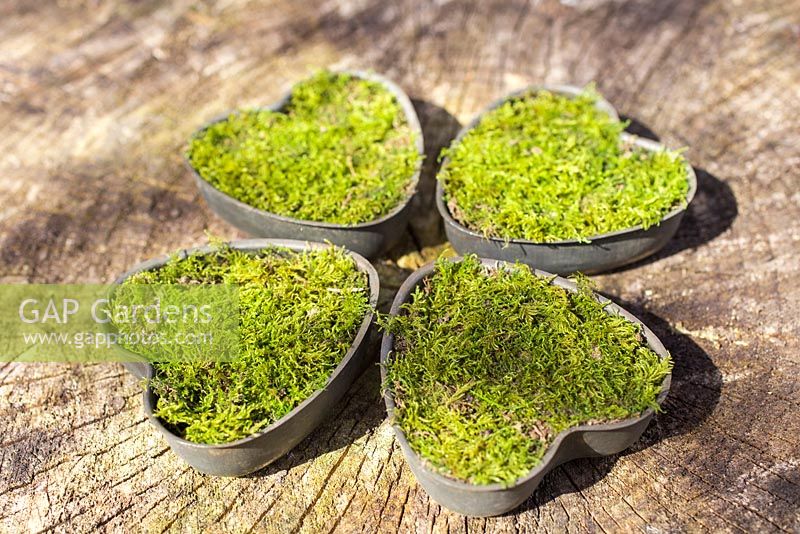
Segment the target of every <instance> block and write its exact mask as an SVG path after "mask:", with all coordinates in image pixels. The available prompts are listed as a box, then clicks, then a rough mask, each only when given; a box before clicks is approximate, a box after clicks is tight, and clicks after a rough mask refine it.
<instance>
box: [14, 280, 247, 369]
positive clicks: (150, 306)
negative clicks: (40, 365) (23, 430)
mask: <svg viewBox="0 0 800 534" xmlns="http://www.w3.org/2000/svg"><path fill="white" fill-rule="evenodd" d="M238 350H239V292H238V287H237V286H233V285H223V284H220V285H178V284H124V285H102V284H28V285H0V361H5V362H8V361H19V362H81V363H85V362H128V361H142V360H145V361H149V362H154V363H156V362H173V361H199V360H209V361H225V360H230V359H233V358H235V357H236V356H237V354H238Z"/></svg>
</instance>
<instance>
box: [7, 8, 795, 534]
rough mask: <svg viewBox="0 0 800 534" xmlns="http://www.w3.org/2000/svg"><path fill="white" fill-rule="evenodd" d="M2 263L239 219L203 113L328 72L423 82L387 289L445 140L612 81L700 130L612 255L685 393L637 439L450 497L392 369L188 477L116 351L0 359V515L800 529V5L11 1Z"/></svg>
mask: <svg viewBox="0 0 800 534" xmlns="http://www.w3.org/2000/svg"><path fill="white" fill-rule="evenodd" d="M0 50H1V51H2V53H0V199H1V200H0V282H3V283H25V282H52V283H57V282H63V283H68V282H72V283H80V282H108V281H111V280H113V279H114V278H115V277H116V276H117V275H118V274H119V273H121V272H123V271H125V270H126V269H127V268H128V267H130V266H131V265H133V264H134V263H136V262H138V261H140V260H143V259H146V258H150V257H154V256H157V255H161V254H163V253H167V252H170V251H174V250H176V249H178V248H180V247H187V246H192V245H195V244H199V243H203V242H205V240H206V236H205V230H206V229H208V231H209V232H210V233H211V234H213V235H217V236H223V237H225V238H236V237H244V236H243V234H242V233H240V232H238V231H237V230H235V229H234V228H232V227H231V226H229V225H227V224H226V223H224V222H222V221H221V220H220V219H219V218H217V217H216V216H215V215H214V214H213V213H211V212H210V211H209V209H208V208H207V206H206V205H205V203H204V202H203V200H202V198H201V197H200V196H199V193H198V191H197V188H196V187H195V184H194V183H193V181H192V179H191V177H190V176H189V174H188V172H187V171H186V170H185V169H184V167H183V166H182V163H181V153H182V151H183V148H184V146H185V142H186V139H187V138H188V136H189V135H190V133H191V132H192V131H193V130H194V129H195V128H196V127H197V126H198V125H200V124H202V123H203V122H204V121H206V120H207V119H209V118H210V117H213V116H215V115H217V114H219V113H221V112H223V111H225V110H229V109H232V108H235V107H240V106H248V105H260V104H265V103H269V102H271V101H273V100H274V99H276V98H277V97H278V96H279V95H281V94H282V92H283V91H284V90H285V89H286V88H287V87H288V86H289V85H291V84H292V83H293V82H295V81H297V80H299V79H302V78H303V77H305V76H306V75H307V74H308V73H309V72H311V71H313V70H314V69H317V68H320V67H324V66H334V67H341V68H365V69H373V70H375V71H377V72H381V73H384V74H386V75H387V76H389V77H390V78H392V79H394V80H396V81H397V82H398V83H399V85H401V86H402V87H403V88H404V89H405V90H406V91H407V92H408V93H409V94H410V96H412V98H413V99H414V102H415V105H416V106H417V108H418V110H419V114H420V117H421V121H422V124H423V127H424V132H425V136H426V137H425V140H426V147H427V151H428V158H427V163H426V166H425V176H424V180H423V194H422V196H421V198H420V199H418V201H417V202H416V206H415V209H416V215H415V216H414V221H413V224H412V228H411V230H410V232H409V233H408V234H407V236H406V239H405V241H404V242H403V243H402V244H401V245H400V246H398V247H397V248H396V249H395V250H393V251H392V252H391V253H390V254H389V255H388V257H387V258H385V259H382V260H379V261H378V262H376V263H377V267H378V269H379V271H380V274H381V282H382V285H383V292H382V299H381V300H382V304H383V305H384V306H385V305H386V303H387V302H389V301H390V300H391V298H392V295H393V293H394V291H395V290H396V289H397V287H399V285H400V283H401V282H402V280H403V279H404V278H405V277H406V276H407V275H408V273H409V272H410V271H411V270H412V269H414V268H416V267H418V266H419V265H421V263H423V262H424V261H427V260H429V259H432V258H434V257H435V256H436V255H437V254H438V252H439V251H440V250H441V249H442V247H443V246H444V245H443V242H444V238H443V236H442V233H441V229H440V226H439V224H438V218H437V215H436V214H435V209H434V208H433V206H432V204H431V195H432V184H433V176H434V173H435V167H436V154H437V151H438V149H439V148H440V147H441V146H443V145H445V144H447V143H448V141H449V140H450V139H451V138H452V136H453V135H454V133H455V132H456V131H457V129H458V128H459V124H464V123H465V122H466V121H468V120H469V119H470V118H471V117H472V116H473V115H474V114H475V113H477V112H478V111H479V110H481V109H482V108H483V107H485V106H486V105H487V104H488V103H490V102H491V101H492V100H494V99H495V98H497V97H500V96H502V95H503V94H505V93H507V92H509V91H511V90H513V89H516V88H519V87H521V86H524V85H526V84H529V83H535V82H551V83H555V82H566V83H575V84H585V83H587V82H590V81H595V82H596V84H597V87H598V89H599V90H600V91H601V92H602V93H603V94H604V95H605V96H606V97H607V98H608V100H609V101H611V102H612V103H613V104H614V105H615V106H616V107H617V108H618V109H619V110H620V111H621V112H622V113H623V114H624V115H625V116H627V117H629V118H631V119H633V121H634V122H633V123H632V126H631V129H632V130H633V131H635V132H638V133H642V134H645V135H650V136H653V135H656V136H658V137H659V138H660V139H661V140H662V141H663V142H664V143H666V144H667V145H669V146H673V147H686V152H685V154H686V156H687V157H688V159H689V160H690V161H691V163H692V164H693V165H694V166H695V167H696V168H697V169H698V178H699V191H698V195H697V198H696V199H695V201H694V203H693V204H692V206H691V208H690V209H689V212H688V215H687V216H686V218H685V219H684V221H683V224H682V225H681V228H680V230H679V232H678V235H677V237H676V238H675V239H674V240H673V241H672V242H671V243H670V244H669V245H668V247H667V248H666V250H664V251H662V252H661V253H659V254H658V255H657V256H655V257H653V258H650V259H647V260H644V261H642V262H640V263H638V264H637V265H634V266H632V267H629V268H625V269H622V270H619V271H618V272H615V273H610V274H606V275H603V276H597V277H595V278H596V280H597V281H598V284H599V286H600V288H601V289H602V290H603V291H604V292H605V293H606V294H608V295H610V296H611V297H612V298H613V299H615V300H616V301H617V302H620V303H621V304H623V305H624V306H627V307H629V309H631V311H633V312H634V313H635V314H636V315H638V316H639V317H640V318H641V319H642V320H643V321H644V322H645V323H647V324H648V325H649V326H650V327H651V328H652V329H653V330H654V331H655V332H656V333H657V335H659V336H660V337H661V339H662V340H663V341H664V343H665V345H666V346H667V348H668V349H669V350H670V351H671V352H672V354H673V356H674V359H675V370H674V378H673V385H672V390H671V393H670V395H669V397H668V400H667V402H666V405H665V408H666V409H665V412H664V413H663V414H660V415H658V416H657V417H656V418H655V420H654V421H653V422H652V423H651V424H650V426H649V428H648V430H647V431H646V433H645V435H644V437H643V438H642V439H641V440H640V441H639V442H638V443H637V444H636V445H635V446H634V447H633V448H632V449H630V450H628V451H626V452H624V453H623V454H620V455H617V456H613V457H607V458H600V459H591V460H588V459H587V460H577V461H573V462H570V463H568V464H565V465H563V466H561V467H559V468H557V469H556V470H554V471H553V472H552V473H551V474H550V475H548V476H547V477H546V478H545V479H544V481H543V483H542V485H541V486H540V488H539V489H538V491H537V492H536V493H535V494H534V495H533V496H532V497H531V498H530V499H529V500H528V501H527V502H526V503H524V504H523V505H522V506H521V507H520V508H519V509H518V510H515V511H514V512H513V513H510V514H507V515H505V516H503V517H496V518H489V519H476V518H465V517H463V516H460V515H458V514H455V513H452V512H449V511H447V510H445V509H443V508H441V507H440V506H438V505H437V504H436V503H434V502H432V501H431V500H430V499H429V498H428V496H427V495H426V493H425V491H424V490H422V488H421V487H420V486H419V485H418V484H417V483H416V481H415V479H414V477H413V475H412V474H411V472H410V471H409V469H408V467H407V465H406V464H405V461H404V459H403V455H402V453H401V451H400V450H399V448H398V445H397V443H396V442H395V440H394V439H393V435H392V431H391V428H390V426H389V425H388V423H387V421H386V414H385V410H384V407H383V403H382V401H381V398H380V392H379V377H378V372H377V368H376V367H373V368H372V369H370V370H369V371H367V372H366V373H365V374H364V375H363V376H362V377H361V379H360V380H359V381H358V382H357V383H356V384H355V385H354V387H353V388H352V389H351V390H350V392H349V394H348V395H347V397H346V398H345V400H344V401H343V402H342V403H341V404H340V405H339V406H338V407H337V408H336V410H337V412H336V416H335V417H334V418H332V419H331V421H330V422H329V423H328V424H326V425H324V426H322V427H320V428H319V429H318V430H316V431H315V432H314V433H313V434H312V435H311V436H310V437H309V438H307V439H306V440H305V441H304V442H303V443H302V444H300V445H299V446H298V447H297V448H296V449H295V450H293V451H292V452H291V453H290V454H289V455H288V456H286V457H284V458H282V459H281V460H279V461H277V462H275V463H274V464H272V465H270V466H268V467H267V468H265V469H264V470H262V471H260V472H259V473H256V474H255V475H252V476H249V477H245V478H235V479H230V478H214V477H209V476H205V475H202V474H200V473H197V472H195V471H194V470H193V469H191V468H189V467H188V466H187V465H186V464H184V463H183V462H182V461H181V460H180V459H179V458H178V457H177V456H176V455H175V454H174V453H173V452H172V451H171V450H170V449H169V448H168V447H167V445H166V442H165V441H164V439H163V438H162V437H161V436H160V435H159V434H158V433H157V432H156V430H155V429H154V428H153V427H152V426H151V425H150V424H149V423H148V422H147V420H146V419H145V417H144V416H143V412H142V407H141V391H140V386H139V384H138V383H137V381H136V380H135V379H134V378H133V377H132V376H130V375H128V374H127V373H126V372H125V371H124V370H123V368H122V367H121V366H120V365H118V364H95V365H82V366H81V365H67V364H20V363H0V442H1V443H2V445H1V446H0V466H1V467H0V530H1V531H10V532H13V531H31V532H38V531H46V530H57V531H81V532H86V531H94V530H98V529H99V530H111V531H127V530H139V529H146V530H148V531H155V532H161V531H166V530H171V531H202V532H207V531H211V532H215V531H217V532H223V531H235V532H248V531H267V532H272V531H286V530H299V531H304V532H314V533H316V532H323V531H331V530H336V531H365V532H376V531H387V532H392V531H398V530H399V531H404V532H407V531H420V532H424V531H428V530H432V531H435V532H467V531H488V532H512V531H513V532H518V531H544V532H562V531H564V530H568V531H593V532H598V531H603V532H610V531H646V532H660V531H670V530H689V531H705V530H711V529H713V530H726V531H798V530H800V514H799V512H798V506H799V504H800V469H799V468H798V467H799V466H800V400H798V398H800V395H799V394H800V378H798V377H800V289H798V287H800V284H798V276H799V275H800V223H798V221H800V192H798V178H800V128H798V115H799V114H800V1H798V0H785V1H782V0H752V1H745V0H739V1H725V0H718V1H693V0H681V1H663V0H639V1H610V0H609V1H606V0H570V1H566V0H564V1H563V2H560V3H559V2H556V1H554V0H541V1H532V2H526V1H511V2H499V1H493V0H483V1H476V0H451V1H447V0H443V1H439V2H425V1H422V0H419V1H412V0H405V1H401V2H399V3H392V4H391V5H389V4H388V3H386V4H384V3H383V2H379V1H377V0H349V1H347V2H342V3H336V2H332V1H312V2H292V1H290V0H277V1H276V2H274V3H269V4H265V3H259V2H242V1H239V0H231V1H226V2H218V3H214V2H203V3H197V2H188V1H176V2H169V3H166V2H157V1H154V0H143V1H140V2H136V3H132V4H122V3H119V2H115V1H108V2H96V1H91V2H84V1H71V0H67V1H64V2H58V3H55V2H52V3H51V2H34V1H30V0H29V1H24V2H6V3H3V4H0Z"/></svg>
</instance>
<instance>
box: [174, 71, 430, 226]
mask: <svg viewBox="0 0 800 534" xmlns="http://www.w3.org/2000/svg"><path fill="white" fill-rule="evenodd" d="M283 111H284V112H273V111H261V110H249V111H241V112H237V113H234V114H232V115H230V116H229V117H228V118H227V119H225V120H223V121H221V122H218V123H216V124H213V125H211V126H209V127H208V128H206V129H205V130H203V131H202V132H200V133H198V134H197V135H196V136H195V137H194V138H193V139H192V140H191V143H190V146H189V151H188V154H187V156H188V158H189V160H190V161H191V163H192V165H193V166H194V168H195V169H197V172H198V173H199V174H200V176H202V177H203V179H205V180H206V181H208V182H209V183H210V184H212V185H213V186H214V187H216V188H217V189H219V190H220V191H222V192H223V193H226V194H228V195H230V196H232V197H234V198H236V199H238V200H240V201H242V202H244V203H246V204H249V205H251V206H254V207H256V208H259V209H262V210H265V211H268V212H271V213H276V214H278V215H283V216H287V217H293V218H296V219H303V220H310V221H325V222H330V223H337V224H345V225H353V224H358V223H363V222H367V221H372V220H375V219H377V218H380V217H382V216H384V215H386V214H387V213H389V212H390V211H391V210H392V209H393V208H395V207H396V206H397V205H398V204H400V202H402V201H403V199H404V198H405V197H406V196H407V195H408V193H409V192H410V188H411V187H412V184H411V181H412V177H413V175H414V172H415V170H416V166H417V163H418V160H419V158H420V155H419V153H418V151H417V148H416V143H415V138H416V133H415V132H414V131H413V130H412V129H411V127H410V126H409V125H408V122H407V120H406V116H405V114H404V112H403V109H402V107H401V106H400V104H399V103H398V101H397V99H396V98H395V97H394V95H393V94H392V93H391V92H389V91H388V90H387V89H386V88H385V87H384V86H383V85H381V84H380V83H377V82H373V81H368V80H364V79H360V78H356V77H353V76H350V75H347V74H335V73H331V72H325V71H323V72H320V73H318V74H316V75H315V76H313V77H312V78H310V79H308V80H305V81H303V82H301V83H299V84H297V85H296V86H295V87H294V89H293V90H292V97H291V100H290V101H289V102H288V104H287V106H286V108H285V110H283Z"/></svg>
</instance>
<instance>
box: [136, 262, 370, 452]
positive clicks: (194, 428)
mask: <svg viewBox="0 0 800 534" xmlns="http://www.w3.org/2000/svg"><path fill="white" fill-rule="evenodd" d="M126 283H128V284H148V283H149V284H154V283H158V284H235V285H237V286H238V307H239V335H240V339H241V342H240V347H239V351H238V355H237V356H236V357H235V358H234V359H232V360H231V361H199V362H197V361H196V362H169V363H156V364H155V365H154V367H155V371H156V373H155V377H154V378H153V380H152V381H151V386H152V388H153V391H154V392H155V394H156V395H157V396H158V404H157V406H156V411H155V415H156V416H157V417H159V418H160V419H161V420H162V421H164V422H165V423H166V424H167V425H168V426H169V427H170V428H171V429H172V430H173V431H174V432H175V433H176V434H178V435H179V436H182V437H184V438H186V439H188V440H190V441H194V442H198V443H224V442H228V441H232V440H236V439H238V438H242V437H245V436H248V435H250V434H253V433H254V432H257V431H259V430H261V429H263V428H265V427H266V426H268V425H269V424H271V423H273V422H274V421H276V420H278V419H280V418H281V417H282V416H284V415H285V414H287V413H288V412H289V411H291V410H292V409H293V408H295V407H296V406H297V405H298V404H300V403H301V402H302V401H303V400H304V399H306V398H308V397H309V396H310V395H311V394H312V393H313V392H314V391H316V390H317V389H319V388H321V387H323V386H324V385H325V383H326V382H327V380H328V377H329V376H330V374H331V372H332V371H333V370H334V369H335V367H336V366H337V365H338V364H339V362H341V360H342V358H343V357H344V355H345V354H346V353H347V351H348V349H349V348H350V346H351V345H352V343H353V341H354V339H355V336H356V334H357V332H358V330H359V328H360V326H361V323H362V321H363V319H364V317H365V315H366V314H367V313H368V312H369V310H370V306H369V286H368V281H367V277H366V275H365V274H364V273H362V272H360V271H359V270H358V268H357V266H356V264H355V262H354V261H353V259H352V257H351V256H349V255H348V254H347V253H346V252H344V251H343V250H342V249H338V248H335V247H329V248H325V249H322V250H313V251H307V252H291V251H289V250H285V249H265V250H263V251H261V252H259V253H258V254H248V253H245V252H242V251H238V250H234V249H231V248H226V247H223V248H220V249H218V250H215V251H214V252H211V253H207V254H198V255H193V256H189V257H188V258H185V259H180V258H177V257H176V258H173V259H172V260H170V261H169V263H167V264H166V265H165V266H164V267H162V268H160V269H158V270H155V271H147V272H142V273H140V274H137V275H135V276H133V277H132V278H130V279H129V280H128V281H127V282H126Z"/></svg>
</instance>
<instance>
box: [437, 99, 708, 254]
mask: <svg viewBox="0 0 800 534" xmlns="http://www.w3.org/2000/svg"><path fill="white" fill-rule="evenodd" d="M541 90H546V91H550V92H553V93H559V94H563V95H566V96H575V95H577V94H579V93H580V92H581V89H580V88H579V87H577V86H574V85H549V84H541V85H530V86H528V87H525V88H523V89H519V90H517V91H513V92H511V93H509V94H507V95H506V96H503V97H501V98H499V99H497V100H495V101H494V102H492V104H490V105H489V106H488V107H487V108H485V109H484V110H483V111H481V112H480V113H478V115H477V116H475V117H474V118H473V119H472V120H471V121H470V122H469V124H467V125H466V126H464V127H463V128H462V129H461V130H460V131H459V132H458V135H457V136H456V138H455V139H454V140H453V142H452V143H451V146H452V145H454V144H455V143H458V142H459V141H460V140H461V139H462V138H463V137H464V136H465V135H466V134H467V133H468V132H469V131H470V130H472V129H473V128H475V126H477V125H478V124H479V123H480V122H481V120H482V119H483V116H484V115H485V114H487V113H488V112H490V111H492V110H494V109H495V108H497V107H499V106H501V105H502V104H504V103H505V102H508V101H510V100H514V99H515V98H517V97H519V96H520V95H523V94H525V93H528V92H536V91H541ZM596 106H597V108H598V109H600V110H602V111H605V112H606V113H608V114H609V115H611V117H612V118H614V119H616V120H619V116H618V114H617V111H616V109H615V108H614V107H613V106H612V105H611V104H610V103H609V102H608V101H606V100H605V99H603V98H602V97H601V98H600V100H598V101H597V103H596ZM620 140H621V141H622V142H629V143H632V144H634V145H636V146H638V147H640V148H643V149H644V150H649V151H651V152H658V151H661V150H666V149H667V147H666V146H665V145H663V144H661V143H659V142H657V141H653V140H651V139H647V138H644V137H640V136H637V135H634V134H630V133H627V132H623V133H622V134H621V135H620ZM448 163H450V158H449V157H446V158H444V159H443V160H442V165H441V167H440V170H439V172H441V170H442V169H445V168H446V167H447V165H448ZM437 174H438V173H437ZM686 181H687V182H688V184H689V188H688V190H687V191H686V202H684V203H682V204H681V205H680V206H677V207H675V208H673V209H672V210H671V211H670V212H669V213H667V214H666V215H664V216H663V217H662V218H661V220H660V221H659V222H658V225H660V224H662V223H664V222H666V221H668V220H670V219H672V218H674V217H676V216H678V215H680V214H682V213H683V212H685V211H686V210H687V209H688V208H689V204H691V202H692V200H694V197H695V194H696V193H697V175H696V174H695V171H694V168H693V167H692V165H691V164H689V162H688V161H687V162H686ZM444 194H445V191H444V185H443V184H442V181H441V180H439V179H437V180H436V208H437V209H438V210H439V214H440V215H441V216H442V218H443V219H444V221H445V223H446V224H449V225H451V226H455V227H456V228H458V230H459V231H461V232H463V233H465V234H468V235H469V236H471V237H476V238H480V239H484V240H488V241H491V242H495V243H498V244H500V245H510V244H519V245H543V246H557V245H588V244H590V243H593V242H595V241H602V240H605V239H611V238H615V237H620V236H625V235H627V234H633V233H636V232H640V231H644V228H643V226H642V225H641V224H638V225H636V226H631V227H630V228H622V229H621V230H614V231H613V232H606V233H603V234H595V235H592V236H589V237H587V238H586V239H585V240H580V239H563V240H559V241H531V240H528V239H505V238H502V237H493V236H485V235H483V234H481V233H478V232H476V231H475V230H472V229H471V228H468V227H466V226H464V225H463V224H461V223H460V222H458V221H457V220H455V218H454V217H453V216H452V214H451V213H450V209H449V208H448V207H447V205H446V204H445V202H444ZM658 225H654V226H658ZM650 228H652V226H651V227H650Z"/></svg>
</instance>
